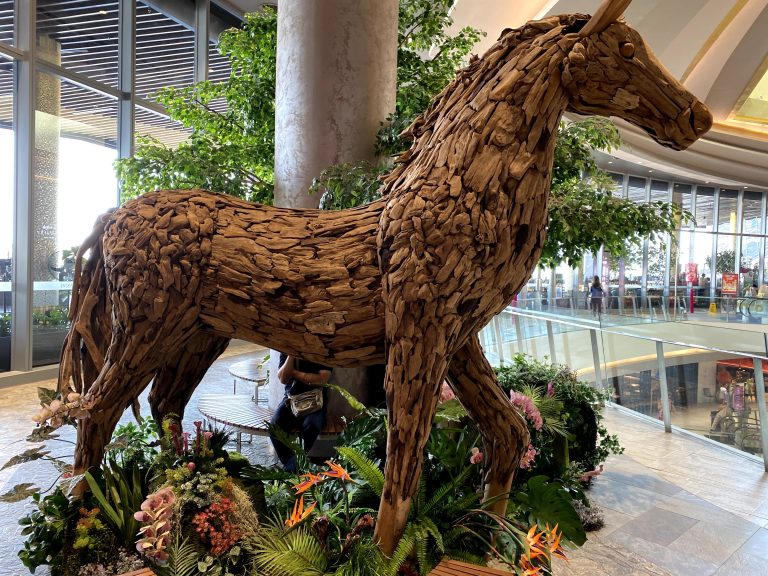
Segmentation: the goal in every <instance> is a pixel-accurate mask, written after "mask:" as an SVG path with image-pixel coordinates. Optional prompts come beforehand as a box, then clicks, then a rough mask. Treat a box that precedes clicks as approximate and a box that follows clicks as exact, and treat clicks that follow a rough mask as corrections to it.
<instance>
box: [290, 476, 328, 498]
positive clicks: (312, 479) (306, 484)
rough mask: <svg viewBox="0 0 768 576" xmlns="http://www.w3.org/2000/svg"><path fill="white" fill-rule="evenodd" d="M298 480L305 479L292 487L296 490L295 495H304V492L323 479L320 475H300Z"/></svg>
mask: <svg viewBox="0 0 768 576" xmlns="http://www.w3.org/2000/svg"><path fill="white" fill-rule="evenodd" d="M300 478H305V480H302V481H301V482H299V483H298V484H296V486H294V487H293V489H294V490H296V494H304V492H306V491H307V490H309V489H310V488H312V487H313V486H317V485H318V484H320V483H321V482H322V481H323V477H322V476H321V475H320V474H302V475H301V476H300Z"/></svg>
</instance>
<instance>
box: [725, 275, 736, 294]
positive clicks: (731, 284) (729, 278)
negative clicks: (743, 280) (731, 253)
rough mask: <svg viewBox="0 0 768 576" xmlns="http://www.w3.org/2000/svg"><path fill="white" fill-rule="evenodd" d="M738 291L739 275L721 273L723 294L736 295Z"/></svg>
mask: <svg viewBox="0 0 768 576" xmlns="http://www.w3.org/2000/svg"><path fill="white" fill-rule="evenodd" d="M738 293H739V275H738V274H723V294H728V295H730V296H737V295H738Z"/></svg>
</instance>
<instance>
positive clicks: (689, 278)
mask: <svg viewBox="0 0 768 576" xmlns="http://www.w3.org/2000/svg"><path fill="white" fill-rule="evenodd" d="M698 279H699V265H698V264H696V263H695V262H688V264H686V265H685V281H686V282H696V280H698Z"/></svg>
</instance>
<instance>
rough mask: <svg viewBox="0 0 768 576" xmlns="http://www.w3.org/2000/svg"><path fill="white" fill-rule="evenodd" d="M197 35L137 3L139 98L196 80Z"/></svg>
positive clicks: (143, 4) (137, 78) (186, 84)
mask: <svg viewBox="0 0 768 576" xmlns="http://www.w3.org/2000/svg"><path fill="white" fill-rule="evenodd" d="M194 63H195V33H194V32H193V31H192V30H190V29H189V28H187V27H185V26H182V25H181V24H179V23H178V22H176V21H175V20H171V19H170V18H169V17H168V16H166V15H165V14H162V13H160V12H158V11H156V10H154V9H153V8H150V7H149V6H147V5H146V4H145V3H144V2H137V3H136V95H137V96H139V97H142V98H152V97H153V94H154V93H155V92H157V91H158V90H159V89H160V88H163V87H165V86H176V87H180V86H189V85H190V84H192V82H193V80H194Z"/></svg>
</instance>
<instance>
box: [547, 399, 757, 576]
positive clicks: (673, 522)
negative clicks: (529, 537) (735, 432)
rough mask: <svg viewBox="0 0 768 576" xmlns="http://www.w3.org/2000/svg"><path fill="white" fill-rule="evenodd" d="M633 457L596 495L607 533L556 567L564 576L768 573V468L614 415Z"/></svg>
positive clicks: (617, 462)
mask: <svg viewBox="0 0 768 576" xmlns="http://www.w3.org/2000/svg"><path fill="white" fill-rule="evenodd" d="M606 421H607V426H608V429H609V430H610V431H611V432H612V433H616V434H618V435H619V438H620V440H621V443H622V445H623V446H625V448H626V451H625V453H624V454H623V455H621V456H613V457H611V458H610V459H609V460H608V462H607V463H606V467H605V472H604V473H603V475H602V476H600V477H598V478H597V479H596V480H595V482H594V486H593V488H592V490H591V491H590V497H591V498H592V499H593V501H595V502H596V503H598V504H599V505H600V506H601V507H602V508H603V509H604V511H605V520H606V525H605V527H604V528H603V529H602V530H600V531H599V532H594V533H591V534H590V538H589V541H588V542H587V544H586V545H585V546H584V547H582V548H580V549H578V550H574V551H572V552H571V553H570V554H569V558H570V564H563V563H560V564H558V565H557V566H556V570H555V574H557V575H558V576H586V575H589V576H603V575H604V576H624V575H627V576H629V575H633V576H634V575H637V576H639V575H651V574H658V575H674V576H710V575H716V576H726V575H728V576H730V575H739V576H762V575H765V574H768V529H766V526H768V479H767V478H766V475H765V472H764V471H763V467H762V463H761V462H755V461H754V460H752V459H748V458H745V457H744V456H741V455H739V454H736V453H733V452H730V451H727V450H724V449H722V448H720V447H718V446H717V445H714V444H713V443H709V442H705V441H703V440H698V439H695V438H691V437H690V436H687V435H682V434H664V433H663V431H662V428H661V427H660V425H656V424H655V423H649V422H647V421H645V420H640V419H638V418H635V417H632V416H630V415H627V413H626V412H621V411H619V410H616V409H613V408H608V409H606Z"/></svg>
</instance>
